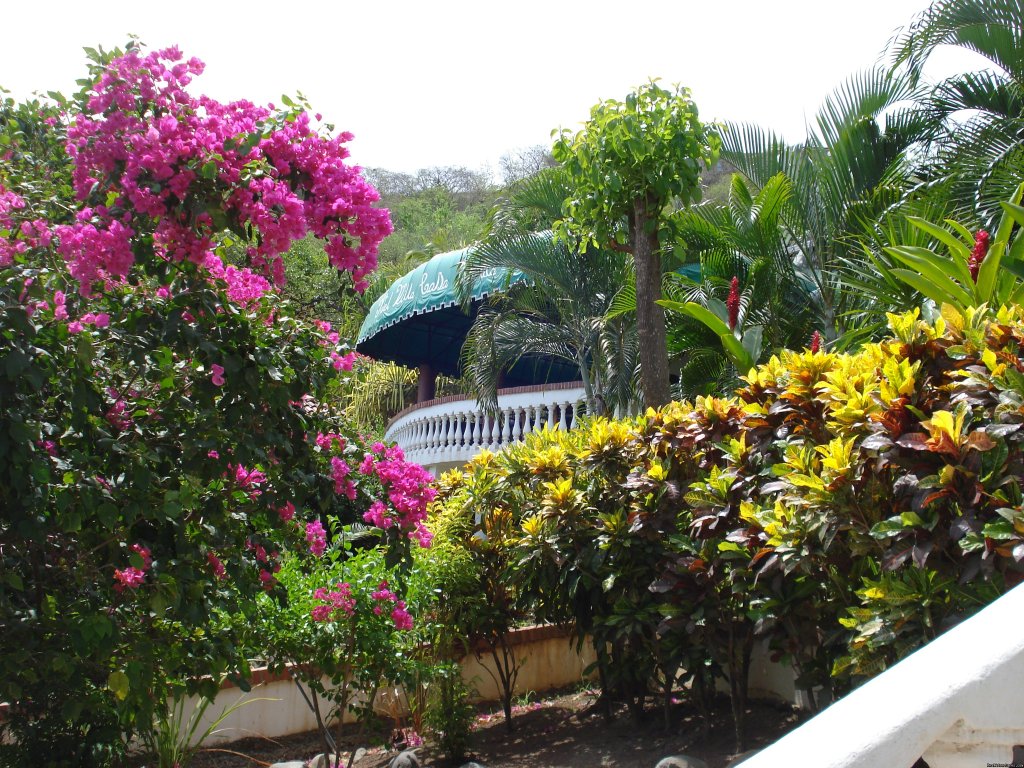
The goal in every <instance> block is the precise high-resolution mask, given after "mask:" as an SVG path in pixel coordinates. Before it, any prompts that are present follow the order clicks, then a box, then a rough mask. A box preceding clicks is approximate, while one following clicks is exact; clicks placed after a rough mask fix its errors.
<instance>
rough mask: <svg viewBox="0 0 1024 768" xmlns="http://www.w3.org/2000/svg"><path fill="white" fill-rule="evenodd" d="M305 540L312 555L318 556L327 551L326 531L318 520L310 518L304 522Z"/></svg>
mask: <svg viewBox="0 0 1024 768" xmlns="http://www.w3.org/2000/svg"><path fill="white" fill-rule="evenodd" d="M306 542H307V543H308V544H309V551H310V553H311V554H312V555H313V556H314V557H320V556H321V555H323V553H324V552H326V551H327V532H326V531H325V530H324V526H323V524H322V523H321V522H320V521H319V520H311V521H309V522H308V523H306Z"/></svg>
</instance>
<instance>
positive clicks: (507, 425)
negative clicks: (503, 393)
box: [501, 408, 512, 445]
mask: <svg viewBox="0 0 1024 768" xmlns="http://www.w3.org/2000/svg"><path fill="white" fill-rule="evenodd" d="M510 442H512V409H511V408H506V409H505V410H504V411H502V412H501V444H502V445H508V444H509V443H510Z"/></svg>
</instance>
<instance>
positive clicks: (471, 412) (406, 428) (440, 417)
mask: <svg viewBox="0 0 1024 768" xmlns="http://www.w3.org/2000/svg"><path fill="white" fill-rule="evenodd" d="M584 410H585V407H584V391H583V385H582V384H579V383H574V384H568V385H566V384H552V385H541V386H536V387H515V388H513V389H506V390H500V391H499V392H498V408H497V410H496V411H494V412H493V413H491V412H488V411H485V410H484V409H482V408H481V407H480V406H479V404H478V403H477V402H476V400H475V399H473V398H471V397H458V396H450V397H442V398H438V399H437V400H431V401H429V402H426V403H420V404H418V405H414V406H412V407H411V408H408V409H406V410H405V411H402V413H400V414H398V415H397V416H396V417H395V418H394V419H392V421H391V424H390V425H389V426H388V429H387V433H386V438H387V439H388V440H389V441H394V442H396V443H398V444H399V445H400V446H401V447H402V450H403V451H405V456H406V458H407V459H409V460H410V461H415V462H416V463H418V464H422V465H423V466H424V467H426V468H427V469H429V470H430V471H431V472H434V473H435V474H437V473H438V472H440V471H443V470H444V469H447V468H449V467H453V466H458V465H460V464H463V463H465V462H467V461H469V460H470V459H471V458H473V457H474V456H475V455H476V454H478V453H480V452H481V451H482V450H484V449H487V450H490V451H498V450H501V449H502V448H503V447H505V446H506V445H508V444H509V443H514V442H518V441H520V440H522V439H523V438H524V437H525V436H526V435H528V434H530V433H531V432H535V431H538V430H540V429H543V428H544V427H545V426H547V427H548V428H549V429H563V430H564V429H572V428H573V427H575V426H576V424H577V422H578V419H579V417H580V416H581V415H582V414H583V413H584Z"/></svg>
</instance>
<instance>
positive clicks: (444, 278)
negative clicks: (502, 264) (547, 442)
mask: <svg viewBox="0 0 1024 768" xmlns="http://www.w3.org/2000/svg"><path fill="white" fill-rule="evenodd" d="M468 252H469V248H463V249H461V250H458V251H449V252H448V253H441V254H438V255H437V256H434V257H433V258H432V259H430V261H428V262H426V263H424V264H421V265H420V266H418V267H416V268H415V269H413V270H412V271H411V272H409V273H407V274H405V275H403V276H402V277H400V278H398V279H397V280H396V281H395V282H394V283H392V285H391V287H390V288H388V289H387V291H385V292H384V293H383V294H381V296H380V298H378V299H377V301H375V302H374V303H373V306H372V307H370V312H369V314H367V316H366V319H365V320H364V321H363V325H362V328H360V329H359V337H358V339H357V340H356V351H357V352H360V353H362V354H364V355H367V356H369V357H372V358H375V359H377V360H390V361H392V362H395V363H398V364H400V365H407V366H410V367H417V366H420V365H422V364H423V363H428V364H429V365H430V366H431V367H432V368H433V370H434V371H436V372H437V373H443V374H446V375H448V376H459V375H460V374H461V365H460V353H461V351H462V344H463V342H464V341H465V340H466V335H467V334H468V333H469V329H470V327H471V326H472V324H473V320H474V318H475V317H476V313H477V311H478V310H479V308H480V305H481V303H482V302H483V301H484V299H486V298H487V297H488V296H489V295H491V294H492V293H496V292H501V291H504V290H508V288H509V287H510V286H512V285H516V284H519V283H526V282H528V281H527V278H526V276H525V275H523V274H522V273H521V272H518V271H516V272H509V271H508V270H499V269H494V270H489V271H488V272H485V273H484V274H483V275H481V277H480V278H479V279H478V280H477V282H476V284H475V285H474V286H473V292H472V294H471V295H470V297H469V302H468V306H466V305H463V303H462V301H461V300H460V299H459V296H458V291H457V290H456V285H455V283H456V280H457V278H458V271H459V264H460V263H461V262H462V259H463V258H464V257H465V256H466V254H467V253H468ZM578 378H579V372H578V371H577V370H576V369H575V368H574V367H572V366H570V365H567V364H566V363H564V362H562V361H560V360H550V359H547V358H541V357H533V358H529V359H523V360H521V361H520V362H519V363H518V364H517V365H516V366H515V367H514V368H513V369H512V370H511V371H509V372H507V373H506V376H505V384H506V386H522V385H526V384H539V383H544V382H559V381H574V380H575V379H578Z"/></svg>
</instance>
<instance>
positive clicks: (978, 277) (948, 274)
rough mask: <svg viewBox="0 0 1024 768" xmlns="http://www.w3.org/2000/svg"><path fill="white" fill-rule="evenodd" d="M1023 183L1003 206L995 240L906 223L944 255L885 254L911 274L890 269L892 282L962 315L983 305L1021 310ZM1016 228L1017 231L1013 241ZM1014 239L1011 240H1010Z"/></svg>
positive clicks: (910, 250) (918, 250)
mask: <svg viewBox="0 0 1024 768" xmlns="http://www.w3.org/2000/svg"><path fill="white" fill-rule="evenodd" d="M1022 195H1024V183H1022V184H1021V185H1020V186H1018V187H1017V190H1016V191H1015V192H1014V193H1013V195H1012V197H1011V198H1010V200H1009V201H1007V202H1004V203H1002V207H1003V216H1002V218H1001V219H1000V221H999V226H998V227H997V228H996V232H995V237H991V236H990V235H989V233H988V232H986V231H985V230H979V231H978V232H976V233H974V234H971V232H970V230H968V229H967V228H966V227H965V226H963V225H962V224H959V223H958V222H956V221H953V220H952V219H946V220H945V223H946V225H947V227H942V226H939V225H937V224H934V223H932V222H929V221H925V220H924V219H920V218H917V217H913V216H911V217H908V221H909V222H910V223H911V224H913V225H914V226H915V227H918V228H919V229H921V230H924V231H925V232H927V233H928V234H929V235H931V236H932V237H934V238H935V239H936V240H937V241H939V242H940V243H941V244H943V245H945V246H946V253H938V252H936V251H934V250H932V249H930V248H924V247H922V246H913V245H897V246H892V247H890V248H886V249H885V251H886V253H888V254H889V255H890V256H892V257H893V258H894V259H896V260H897V261H899V262H900V263H902V264H904V265H906V266H907V267H909V269H902V268H897V269H892V270H891V274H892V276H893V277H895V278H897V279H898V280H901V281H902V282H904V283H906V284H907V285H909V286H911V287H912V288H914V289H916V290H917V291H919V292H920V293H921V294H922V295H924V296H925V297H926V298H928V299H931V300H932V301H933V302H935V304H936V306H938V307H941V306H942V305H943V304H950V305H952V306H954V307H956V308H957V309H958V310H959V311H961V312H963V311H964V310H965V309H967V308H968V307H977V306H980V305H982V304H987V305H988V306H990V307H998V306H1001V305H1003V304H1019V303H1020V302H1021V301H1022V300H1024V236H1021V231H1022V230H1021V228H1020V227H1021V226H1024V207H1021V205H1020V202H1021V196H1022ZM1014 224H1017V225H1020V226H1018V227H1017V229H1016V234H1015V235H1014ZM1011 236H1012V237H1011Z"/></svg>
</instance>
